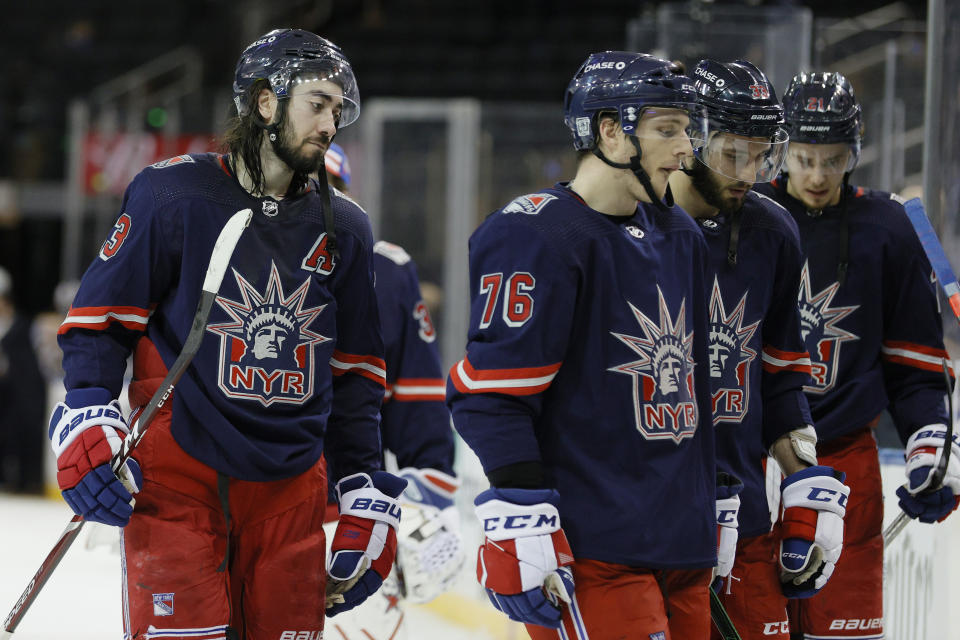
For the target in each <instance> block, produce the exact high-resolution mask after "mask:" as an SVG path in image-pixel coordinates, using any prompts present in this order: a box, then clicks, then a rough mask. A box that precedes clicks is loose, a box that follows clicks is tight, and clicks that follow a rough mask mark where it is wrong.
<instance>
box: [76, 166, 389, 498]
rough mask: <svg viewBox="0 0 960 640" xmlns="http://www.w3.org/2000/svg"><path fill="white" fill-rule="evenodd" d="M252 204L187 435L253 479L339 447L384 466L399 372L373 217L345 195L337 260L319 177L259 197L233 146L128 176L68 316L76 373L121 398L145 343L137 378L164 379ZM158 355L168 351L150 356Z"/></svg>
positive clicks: (188, 378) (215, 319)
mask: <svg viewBox="0 0 960 640" xmlns="http://www.w3.org/2000/svg"><path fill="white" fill-rule="evenodd" d="M247 207H250V208H252V209H253V210H254V216H253V220H252V221H251V223H250V226H249V228H247V229H246V230H245V231H244V232H243V235H242V236H241V237H240V241H239V243H238V245H237V248H236V250H235V251H234V254H233V257H232V258H231V261H230V266H229V268H228V269H227V273H226V275H225V277H224V280H223V284H222V286H221V287H220V291H219V295H218V296H217V303H216V304H215V305H214V307H213V310H212V312H211V314H210V318H209V320H208V324H207V327H206V333H205V337H204V340H203V342H202V343H201V345H200V350H199V353H197V355H196V357H195V358H194V359H193V362H192V363H191V365H190V368H189V370H188V371H187V373H186V374H185V375H184V376H183V377H182V378H181V380H180V382H179V383H178V384H177V386H176V389H175V391H174V394H173V403H172V411H173V414H172V432H173V436H174V438H175V439H176V440H177V442H178V443H179V444H180V445H181V446H182V447H183V448H184V450H185V451H187V452H188V453H189V454H190V455H192V456H194V457H195V458H197V459H199V460H200V461H202V462H204V463H206V464H208V465H210V466H211V467H213V468H214V469H217V470H218V471H221V472H223V473H225V474H227V475H229V476H231V477H234V478H239V479H243V480H254V481H265V480H273V479H277V478H285V477H290V476H293V475H296V474H299V473H301V472H303V471H305V470H306V469H308V468H309V467H310V466H311V465H313V464H314V463H315V462H316V461H317V460H318V459H319V457H320V455H321V452H322V450H323V447H324V446H327V447H329V448H330V449H331V450H335V451H337V455H338V459H339V460H340V461H341V463H342V465H341V469H342V471H343V473H344V474H347V473H354V472H357V471H368V470H371V469H376V468H378V467H379V459H380V441H379V430H378V422H379V409H380V403H381V400H382V397H383V390H384V387H385V379H384V375H385V374H384V362H383V342H382V339H381V335H380V328H379V327H380V323H379V318H378V315H377V304H376V298H375V294H374V288H373V241H372V236H371V231H370V224H369V221H368V219H367V217H366V215H365V214H364V212H363V211H362V210H361V209H360V208H359V207H358V206H357V205H355V204H354V203H353V202H352V201H350V200H349V199H346V198H343V197H341V196H339V195H336V194H334V195H333V208H334V218H335V224H336V227H337V240H338V244H339V248H340V259H339V261H337V263H336V264H333V263H332V260H333V257H332V256H331V255H330V254H329V253H328V252H327V250H326V231H325V226H324V220H323V215H322V203H321V198H320V197H319V195H318V194H317V192H316V191H315V190H311V191H308V192H306V193H304V194H301V195H299V196H297V197H293V198H285V199H283V200H281V201H279V202H278V201H275V200H272V199H270V198H255V197H253V196H251V195H250V194H249V193H247V192H246V191H245V190H244V189H243V188H242V187H241V186H240V184H239V183H238V182H237V180H236V178H235V177H234V176H233V175H232V173H231V171H230V170H229V168H228V165H227V163H226V162H225V157H223V156H218V155H214V154H205V155H194V156H179V157H177V158H173V159H171V160H166V161H163V162H159V163H157V164H155V165H153V166H151V167H148V168H147V169H145V170H143V171H142V172H141V173H140V174H139V175H138V176H137V177H136V178H135V179H134V180H133V182H132V183H131V184H130V186H129V187H128V188H127V191H126V194H125V196H124V199H123V205H122V210H121V211H122V212H121V214H120V216H119V218H118V220H117V223H116V225H115V226H114V228H113V230H112V231H111V232H110V234H109V237H108V238H107V240H106V242H105V243H104V244H103V247H102V248H101V250H100V254H99V256H98V257H97V258H95V259H94V261H93V263H92V264H91V265H90V267H89V269H88V270H87V272H86V274H85V275H84V277H83V281H82V283H81V285H80V289H79V291H78V293H77V296H76V298H75V300H74V303H73V307H72V308H71V309H70V312H69V314H68V315H67V318H66V320H65V321H64V322H63V325H62V326H61V328H60V336H59V341H60V345H61V347H62V349H63V352H64V358H63V366H64V370H65V373H66V378H65V385H66V387H67V389H68V390H70V389H76V388H84V387H103V388H106V389H108V390H109V391H110V392H111V393H112V394H113V395H114V396H116V395H117V394H118V393H119V392H120V389H121V384H122V380H123V374H124V370H125V368H126V361H127V357H128V355H129V354H130V353H131V351H132V350H133V349H134V347H135V346H136V355H135V358H134V373H135V379H134V383H133V385H131V388H133V387H135V386H137V385H138V382H139V381H138V380H137V375H138V373H141V374H142V372H145V371H153V372H154V373H153V374H152V375H151V376H150V377H151V379H154V378H155V380H154V382H153V385H154V386H156V385H158V384H159V382H160V377H162V374H163V372H165V370H166V367H169V366H170V365H171V364H172V362H173V360H174V359H175V358H176V356H177V354H178V353H179V352H180V350H181V348H182V345H183V342H184V340H185V338H186V336H187V333H188V332H189V330H190V325H191V322H192V319H193V315H194V311H195V309H196V307H197V302H198V300H199V296H200V293H201V284H202V281H203V278H204V274H205V271H206V268H207V264H208V261H209V257H210V251H211V249H212V247H213V243H214V241H215V239H216V238H217V235H218V234H219V232H220V229H221V228H222V227H223V224H224V223H225V222H226V220H227V219H228V218H229V217H230V216H231V215H232V214H233V213H234V212H236V211H237V210H239V209H244V208H247ZM138 341H139V342H138ZM151 357H152V358H154V359H155V358H157V357H159V359H160V360H162V362H159V363H158V362H145V360H149V359H150V358H151ZM139 400H141V401H142V398H140V399H139ZM137 404H139V402H138V403H137ZM325 443H326V444H325Z"/></svg>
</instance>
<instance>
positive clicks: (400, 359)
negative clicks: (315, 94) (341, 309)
mask: <svg viewBox="0 0 960 640" xmlns="http://www.w3.org/2000/svg"><path fill="white" fill-rule="evenodd" d="M326 170H327V178H328V179H329V180H330V184H331V185H333V186H334V187H335V188H336V189H337V190H339V191H340V192H342V193H346V192H347V191H348V189H349V186H350V181H351V171H350V161H349V160H348V158H347V155H346V153H344V151H343V148H341V147H340V145H338V144H336V143H333V144H331V145H330V148H329V149H328V150H327V153H326ZM373 266H374V274H375V275H376V288H375V291H376V295H377V302H378V306H379V309H380V324H381V331H382V332H383V343H384V353H385V357H384V361H385V362H386V372H387V373H386V380H387V391H386V394H385V397H384V401H383V408H382V409H381V421H380V432H381V436H382V440H383V447H384V449H386V450H388V451H389V452H390V453H391V454H393V456H394V458H395V459H396V462H397V466H398V467H399V468H400V471H399V472H398V475H399V476H401V477H403V478H405V479H406V480H407V481H408V484H407V488H406V490H405V491H404V493H403V495H402V496H401V497H400V501H401V506H402V508H403V519H402V521H401V522H400V530H399V533H398V536H397V560H396V566H395V567H394V569H393V571H392V572H391V573H390V575H389V577H388V578H387V579H386V580H385V581H384V583H383V586H382V587H381V588H380V590H379V591H377V593H376V595H374V596H373V597H372V598H370V599H368V600H367V601H366V602H364V603H363V604H362V605H360V606H359V607H357V608H355V609H353V610H351V611H349V612H348V613H346V614H344V615H341V616H339V617H337V619H336V621H335V622H333V623H332V624H333V625H334V629H336V631H337V632H338V633H340V634H341V635H342V636H343V637H344V638H366V639H367V640H388V639H392V640H399V639H400V638H404V637H406V636H407V633H406V631H407V628H406V625H403V619H404V615H403V614H404V609H405V603H406V602H414V603H423V602H428V601H430V600H432V599H433V598H435V597H436V596H438V595H439V594H440V593H442V592H444V591H446V590H448V589H449V588H450V587H451V586H452V584H453V582H454V580H455V579H456V578H457V576H458V574H459V571H460V569H461V568H462V567H463V561H464V559H465V558H464V549H463V544H462V542H461V539H460V515H459V513H458V512H457V510H456V508H455V507H454V504H453V499H454V493H455V491H456V490H457V488H458V487H459V484H460V481H459V480H458V479H457V478H456V476H455V475H454V471H453V457H454V441H453V429H451V427H450V413H449V412H448V411H447V407H446V405H445V404H444V380H443V373H442V367H441V365H440V353H439V352H438V350H437V343H436V340H437V333H436V330H435V329H434V326H433V322H432V320H431V319H430V313H429V312H428V311H427V308H426V305H424V302H423V300H422V298H421V296H420V283H419V279H418V278H417V267H416V264H415V263H414V262H413V260H412V259H411V258H410V255H409V254H408V253H407V252H406V251H404V250H403V249H402V248H401V247H398V246H397V245H395V244H390V243H389V242H384V241H382V240H381V241H379V242H377V243H376V244H374V245H373ZM330 511H331V515H332V516H333V519H336V510H335V509H330ZM327 519H328V521H329V520H330V516H328V518H327ZM332 526H333V523H329V524H328V525H327V527H332Z"/></svg>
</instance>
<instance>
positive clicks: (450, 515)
mask: <svg viewBox="0 0 960 640" xmlns="http://www.w3.org/2000/svg"><path fill="white" fill-rule="evenodd" d="M397 475H399V476H400V477H401V478H403V479H405V480H406V481H407V488H406V489H404V491H403V495H402V496H400V501H401V506H402V507H403V519H402V520H401V521H400V532H399V535H398V538H397V544H398V546H397V568H398V570H399V572H400V576H401V584H402V585H403V590H404V595H405V596H406V597H407V599H408V600H410V601H411V602H416V603H424V602H429V601H430V600H433V599H434V598H435V597H437V596H438V595H440V594H441V593H443V592H444V591H447V590H449V589H450V587H451V586H452V585H453V582H454V581H455V580H456V578H457V574H458V573H459V572H460V568H461V567H463V561H464V559H465V557H466V554H465V553H464V548H463V540H462V538H461V536H460V514H459V513H457V509H456V507H454V506H453V494H454V492H455V491H456V490H457V488H458V487H459V486H460V481H459V480H457V479H456V478H454V477H453V476H450V475H447V474H446V473H443V472H442V471H438V470H436V469H413V468H405V469H401V470H400V471H399V472H397Z"/></svg>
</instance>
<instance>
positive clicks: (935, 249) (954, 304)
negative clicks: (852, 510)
mask: <svg viewBox="0 0 960 640" xmlns="http://www.w3.org/2000/svg"><path fill="white" fill-rule="evenodd" d="M903 208H904V209H905V210H906V212H907V218H908V219H909V220H910V224H911V225H912V226H913V230H914V231H915V232H916V234H917V237H918V238H919V239H920V244H921V246H922V247H923V252H924V253H925V254H926V255H927V260H929V261H930V266H932V267H933V271H934V273H935V274H936V275H937V281H939V282H940V286H941V287H943V292H944V294H946V296H947V302H948V303H949V304H950V309H951V310H952V311H953V315H954V317H955V318H956V319H957V322H958V323H960V284H958V283H957V276H955V275H954V273H953V267H951V266H950V261H949V260H948V259H947V255H946V253H944V251H943V247H942V246H941V245H940V241H939V240H938V239H937V233H936V232H935V231H934V230H933V225H931V224H930V220H929V219H928V218H927V213H926V211H924V209H923V202H921V200H920V198H913V199H911V200H907V201H906V202H905V203H904V205H903ZM943 373H944V377H945V378H946V381H947V390H948V391H949V393H948V394H947V399H948V406H949V410H950V415H949V417H948V420H947V422H948V424H947V437H946V439H944V442H943V446H944V449H943V454H942V455H941V456H940V460H939V461H938V462H937V469H936V471H935V473H936V475H935V476H934V477H933V478H932V479H931V480H932V482H931V483H930V486H931V487H936V488H937V489H939V488H940V486H941V485H942V483H943V477H944V475H946V470H947V462H948V461H949V458H950V449H951V448H952V447H951V446H948V445H950V443H951V442H952V438H953V433H954V430H955V429H954V428H955V425H954V407H955V406H956V405H957V398H956V397H955V396H956V392H957V388H956V386H955V385H951V384H950V368H949V364H948V363H947V361H946V359H944V361H943ZM951 388H952V390H951ZM909 521H910V516H908V515H907V514H906V513H904V512H902V511H901V512H900V514H899V515H898V516H897V519H896V520H894V521H893V522H892V523H891V524H890V526H889V527H887V528H886V529H885V530H884V532H883V546H884V548H886V547H887V546H889V545H890V543H891V542H893V540H894V539H895V538H896V537H897V535H898V534H899V533H900V532H901V531H902V530H903V528H904V527H905V526H906V525H907V523H908V522H909Z"/></svg>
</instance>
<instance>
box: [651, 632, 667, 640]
mask: <svg viewBox="0 0 960 640" xmlns="http://www.w3.org/2000/svg"><path fill="white" fill-rule="evenodd" d="M650 640H667V633H666V632H665V631H657V632H656V633H651V634H650Z"/></svg>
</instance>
